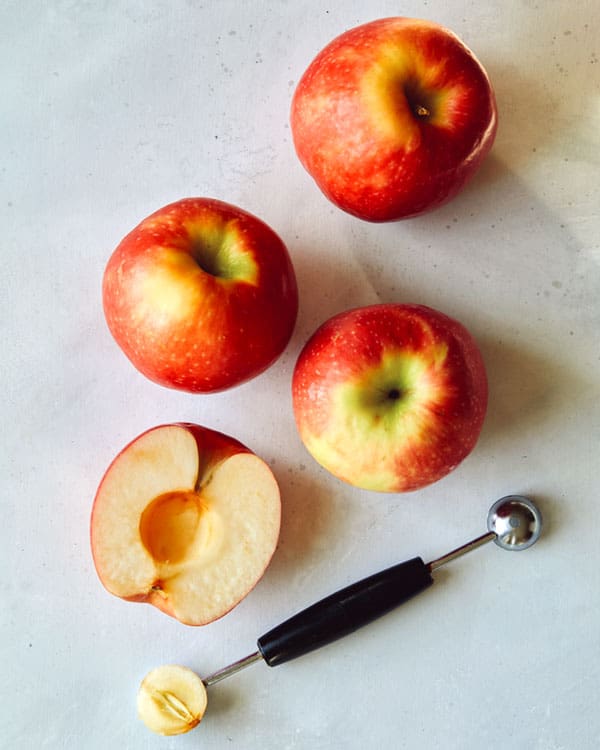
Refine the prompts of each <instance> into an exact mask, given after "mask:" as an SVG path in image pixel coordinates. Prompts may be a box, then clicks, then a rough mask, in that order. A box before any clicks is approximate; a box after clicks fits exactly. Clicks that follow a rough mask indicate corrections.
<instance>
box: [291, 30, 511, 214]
mask: <svg viewBox="0 0 600 750" xmlns="http://www.w3.org/2000/svg"><path fill="white" fill-rule="evenodd" d="M496 127H497V111H496V102H495V97H494V93H493V90H492V86H491V84H490V80H489V78H488V76H487V74H486V72H485V70H484V68H483V67H482V66H481V64H480V63H479V62H478V60H477V59H476V58H475V56H474V55H473V53H472V52H471V51H470V50H469V49H468V48H467V47H466V46H465V45H464V44H463V43H462V42H461V41H460V39H459V38H458V37H457V36H456V35H455V34H453V33H452V32H451V31H449V30H448V29H445V28H443V27H442V26H439V25H437V24H435V23H432V22H430V21H423V20H416V19H410V18H383V19H379V20H377V21H373V22H371V23H367V24H365V25H362V26H358V27H356V28H353V29H350V30H349V31H346V32H345V33H344V34H342V35H341V36H339V37H337V38H336V39H334V40H333V41H332V42H331V43H330V44H328V45H327V46H326V47H325V48H324V49H323V50H322V51H321V52H320V53H319V54H318V55H317V56H316V58H315V59H314V60H313V62H312V63H311V64H310V65H309V67H308V68H307V70H306V72H305V73H304V75H303V76H302V78H301V80H300V82H299V83H298V86H297V88H296V91H295V93H294V97H293V101H292V108H291V128H292V134H293V139H294V145H295V148H296V151H297V154H298V157H299V158H300V161H301V162H302V164H303V165H304V167H305V168H306V169H307V171H308V172H309V173H310V174H311V175H312V177H313V178H314V180H315V181H316V183H317V185H318V186H319V187H320V188H321V190H322V191H323V193H324V194H325V195H326V196H327V197H328V198H329V199H330V200H331V201H333V203H335V204H336V205H337V206H339V207H340V208H342V209H344V210H345V211H348V212H349V213H351V214H354V215H355V216H358V217H359V218H361V219H365V220H367V221H392V220H396V219H402V218H407V217H410V216H416V215H418V214H421V213H423V212H424V211H427V210H429V209H432V208H434V207H436V206H439V205H441V204H442V203H445V202H446V201H448V200H449V199H450V198H452V197H453V196H454V195H455V194H456V193H457V192H458V191H459V190H460V189H461V188H462V186H463V185H464V184H465V182H466V181H467V179H468V178H469V177H470V176H471V175H472V174H473V173H474V172H475V170H476V169H477V168H478V166H479V165H480V163H481V161H482V160H483V158H484V157H485V156H486V154H487V153H488V151H489V150H490V148H491V146H492V143H493V141H494V137H495V134H496Z"/></svg>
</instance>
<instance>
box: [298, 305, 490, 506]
mask: <svg viewBox="0 0 600 750" xmlns="http://www.w3.org/2000/svg"><path fill="white" fill-rule="evenodd" d="M487 392H488V391H487V377H486V371H485V367H484V363H483V359H482V357H481V354H480V351H479V349H478V347H477V345H476V343H475V341H474V340H473V338H472V336H471V335H470V334H469V332H468V331H467V330H466V328H465V327H464V326H463V325H461V324H460V323H459V322H457V321H456V320H453V319H452V318H449V317H448V316H447V315H444V314H443V313H441V312H438V311H436V310H433V309H432V308H429V307H424V306H422V305H408V304H380V305H372V306H369V307H361V308H357V309H354V310H349V311H346V312H342V313H340V314H339V315H336V316H334V317H333V318H331V319H330V320H328V321H327V322H325V323H324V324H323V325H322V326H321V327H320V328H319V329H318V330H317V331H316V332H315V333H314V334H313V335H312V336H311V338H310V339H309V340H308V342H307V343H306V345H305V346H304V348H303V350H302V351H301V353H300V356H299V358H298V361H297V363H296V367H295V370H294V375H293V381H292V395H293V406H294V414H295V418H296V424H297V426H298V430H299V434H300V437H301V439H302V441H303V443H304V445H305V446H306V448H307V449H308V451H309V453H311V454H312V456H313V457H314V458H315V459H316V460H317V461H318V462H319V463H320V464H321V465H322V466H323V467H324V468H325V469H327V470H328V471H330V472H331V473H332V474H334V475H335V476H337V477H339V478H340V479H342V480H344V481H346V482H348V483H350V484H352V485H355V486H356V487H361V488H364V489H368V490H376V491H380V492H406V491H409V490H416V489H419V488H421V487H425V486H426V485H428V484H431V483H432V482H435V481H437V480H438V479H441V478H442V477H443V476H445V475H446V474H448V473H449V472H450V471H452V470H453V469H454V468H455V467H456V466H457V465H458V464H459V463H460V462H461V461H462V460H463V459H464V458H465V457H466V456H467V455H468V454H469V453H470V452H471V451H472V449H473V448H474V446H475V444H476V442H477V439H478V437H479V434H480V431H481V428H482V425H483V420H484V416H485V412H486V407H487Z"/></svg>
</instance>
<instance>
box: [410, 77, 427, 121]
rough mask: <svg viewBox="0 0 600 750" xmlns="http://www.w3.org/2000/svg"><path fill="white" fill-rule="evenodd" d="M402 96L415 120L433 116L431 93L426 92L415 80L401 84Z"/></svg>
mask: <svg viewBox="0 0 600 750" xmlns="http://www.w3.org/2000/svg"><path fill="white" fill-rule="evenodd" d="M403 91H404V96H405V97H406V101H407V103H408V106H409V108H410V111H411V112H412V113H413V115H414V116H415V117H416V118H417V120H429V119H430V118H431V117H432V116H433V103H432V101H431V99H432V96H431V94H427V92H425V91H424V90H423V87H422V86H420V85H419V84H418V83H417V82H416V81H409V82H408V83H405V84H404V86H403Z"/></svg>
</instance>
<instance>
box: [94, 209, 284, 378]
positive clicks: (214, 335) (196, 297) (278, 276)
mask: <svg viewBox="0 0 600 750" xmlns="http://www.w3.org/2000/svg"><path fill="white" fill-rule="evenodd" d="M103 299H104V312H105V315H106V321H107V323H108V327H109V328H110V331H111V333H112V335H113V336H114V338H115V340H116V341H117V343H118V344H119V346H120V347H121V349H122V350H123V351H124V352H125V354H126V355H127V357H128V358H129V359H130V360H131V362H132V363H133V364H134V365H135V366H136V367H137V368H138V370H140V371H141V372H142V373H143V374H144V375H146V376H147V377H148V378H150V379H151V380H154V381H155V382H156V383H160V384H161V385H165V386H169V387H171V388H178V389H181V390H185V391H191V392H193V393H207V392H212V391H218V390H223V389H225V388H229V387H231V386H234V385H237V384H239V383H242V382H243V381H245V380H248V379H250V378H252V377H254V376H255V375H258V374H259V373H260V372H262V371H263V370H265V369H266V368H267V367H268V366H269V365H270V364H272V363H273V362H274V361H275V360H276V359H277V357H278V356H279V355H280V354H281V352H282V351H283V350H284V348H285V346H286V344H287V342H288V341H289V338H290V336H291V333H292V330H293V328H294V324H295V321H296V314H297V311H298V291H297V287H296V278H295V275H294V269H293V267H292V263H291V260H290V257H289V255H288V252H287V249H286V247H285V245H284V244H283V242H282V241H281V240H280V239H279V237H278V236H277V235H276V234H275V232H273V230H272V229H270V228H269V227H268V226H267V225H266V224H264V223H263V222H262V221H260V219H257V218H256V217H255V216H252V215H250V214H249V213H246V212H245V211H242V209H240V208H236V207H235V206H230V205H228V204H226V203H222V202H221V201H217V200H213V199H209V198H188V199H184V200H181V201H178V202H176V203H172V204H170V205H168V206H165V207H164V208H161V209H160V210H159V211H156V213H154V214H152V215H151V216H149V217H148V218H147V219H144V221H142V223H141V224H140V225H139V226H137V227H136V228H135V229H134V230H133V231H132V232H130V234H128V235H127V236H126V237H125V239H124V240H123V241H122V242H121V243H120V244H119V246H118V247H117V249H116V250H115V252H114V253H113V255H112V257H111V258H110V260H109V262H108V265H107V267H106V271H105V273H104V284H103Z"/></svg>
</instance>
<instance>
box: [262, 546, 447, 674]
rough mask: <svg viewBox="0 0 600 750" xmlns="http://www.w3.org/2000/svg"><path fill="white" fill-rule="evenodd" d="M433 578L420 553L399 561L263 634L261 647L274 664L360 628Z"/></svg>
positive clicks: (411, 594) (422, 588) (420, 588)
mask: <svg viewBox="0 0 600 750" xmlns="http://www.w3.org/2000/svg"><path fill="white" fill-rule="evenodd" d="M432 583H433V578H432V577H431V571H430V569H429V567H428V566H427V565H425V563H424V562H423V560H422V559H421V558H420V557H415V558H413V559H412V560H407V561H406V562H403V563H399V564H398V565H394V566H393V567H391V568H387V569H386V570H382V571H380V572H379V573H375V574H374V575H372V576H369V577H368V578H363V579H362V580H361V581H357V582H356V583H353V584H351V585H350V586H346V587H345V588H343V589H340V590H339V591H336V592H335V593H334V594H331V595H330V596H326V597H325V598H324V599H321V600H320V601H318V602H316V603H315V604H312V605H311V606H310V607H307V608H306V609H304V610H302V611H301V612H298V613H297V614H295V615H293V616H292V617H290V618H289V619H288V620H286V621H285V622H282V623H281V624H280V625H277V626H276V627H274V628H273V629H272V630H269V632H268V633H265V634H264V635H261V637H260V638H259V639H258V641H257V645H258V649H259V652H260V654H261V656H262V658H263V659H264V660H265V661H266V663H267V664H268V665H269V666H270V667H276V666H277V665H278V664H283V663H284V662H286V661H290V660H291V659H295V658H296V657H298V656H302V655H303V654H307V653H309V652H310V651H314V650H315V649H317V648H320V647H321V646H325V645H327V644H328V643H331V642H332V641H335V640H337V639H338V638H342V637H343V636H345V635H348V634H350V633H352V632H354V631H355V630H358V628H361V627H362V626H363V625H367V624H368V623H370V622H372V621H373V620H375V619H377V618H378V617H381V616H382V615H384V614H386V613H387V612H389V611H390V610H392V609H394V608H395V607H397V606H399V605H400V604H403V603H404V602H405V601H407V600H408V599H410V598H411V597H413V596H415V594H418V593H419V592H420V591H423V590H424V589H426V588H428V587H429V586H431V584H432Z"/></svg>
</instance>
